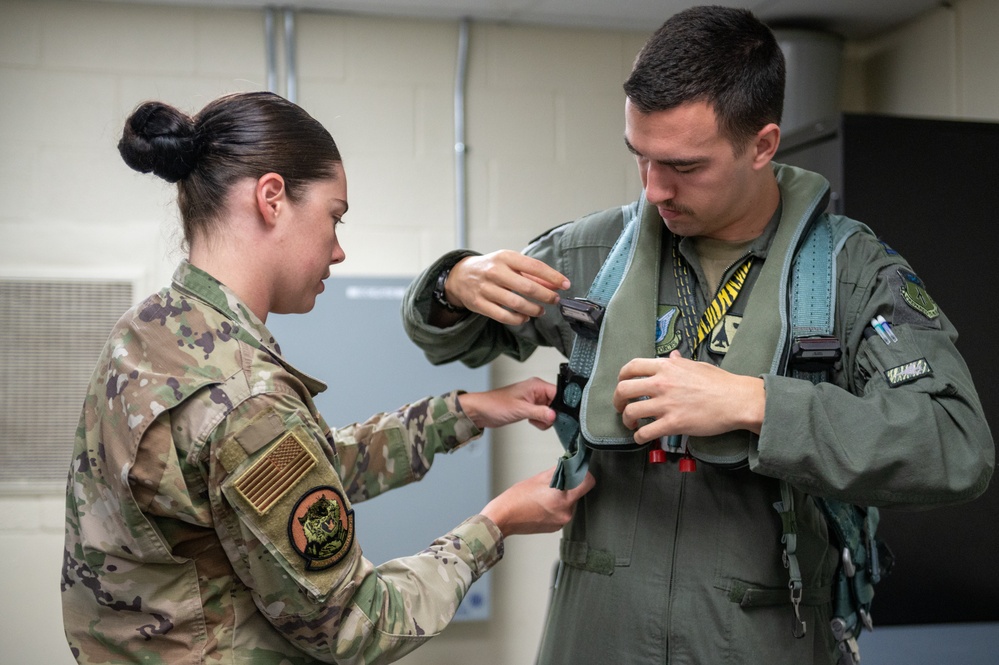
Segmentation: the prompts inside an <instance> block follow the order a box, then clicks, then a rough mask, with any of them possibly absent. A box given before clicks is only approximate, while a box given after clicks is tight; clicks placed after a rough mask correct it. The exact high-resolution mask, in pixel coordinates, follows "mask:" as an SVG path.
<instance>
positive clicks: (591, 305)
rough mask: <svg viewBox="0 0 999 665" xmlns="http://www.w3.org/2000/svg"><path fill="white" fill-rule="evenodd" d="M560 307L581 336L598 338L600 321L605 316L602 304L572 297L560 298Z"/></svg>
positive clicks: (563, 314) (566, 320) (570, 325)
mask: <svg viewBox="0 0 999 665" xmlns="http://www.w3.org/2000/svg"><path fill="white" fill-rule="evenodd" d="M558 309H559V312H560V313H561V314H562V318H563V319H565V322H566V323H568V324H569V327H570V328H572V331H573V332H574V333H576V334H577V335H579V336H580V337H585V338H587V339H596V338H597V336H598V335H599V334H600V323H601V322H602V321H603V318H604V308H603V306H602V305H599V304H597V303H595V302H593V301H592V300H587V299H586V298H572V299H571V300H569V299H567V300H560V301H559V303H558Z"/></svg>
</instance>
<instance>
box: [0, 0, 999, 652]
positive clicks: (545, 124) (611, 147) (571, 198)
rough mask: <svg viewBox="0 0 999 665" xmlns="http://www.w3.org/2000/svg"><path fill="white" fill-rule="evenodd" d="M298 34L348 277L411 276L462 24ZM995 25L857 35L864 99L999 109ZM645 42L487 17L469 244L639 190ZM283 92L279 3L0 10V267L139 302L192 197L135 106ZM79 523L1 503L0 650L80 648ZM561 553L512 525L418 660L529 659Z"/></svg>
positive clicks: (528, 458)
mask: <svg viewBox="0 0 999 665" xmlns="http://www.w3.org/2000/svg"><path fill="white" fill-rule="evenodd" d="M664 18H665V17H664ZM297 26H298V71H299V102H300V103H301V104H302V105H303V106H304V107H305V108H306V109H307V110H309V111H310V112H311V113H312V114H313V115H315V116H316V117H317V118H318V119H319V120H320V121H322V122H323V123H324V124H325V125H326V126H327V127H328V128H329V129H330V131H331V132H332V134H333V135H334V137H335V138H336V140H337V141H338V143H339V145H340V148H341V150H342V152H343V155H344V160H345V165H346V169H347V177H348V183H349V185H348V187H349V197H350V204H351V211H350V213H349V215H348V216H347V226H346V228H345V229H344V230H343V234H342V241H343V243H344V245H345V247H346V252H347V257H348V259H347V262H346V263H345V264H344V265H343V266H340V267H339V268H338V270H339V271H340V272H341V273H342V274H348V273H349V274H368V275H412V274H415V273H416V272H418V271H419V270H420V269H421V268H422V267H424V266H425V265H427V264H428V263H429V262H430V261H431V260H432V259H433V258H435V257H436V256H438V255H439V254H440V253H442V252H443V251H445V250H447V249H449V248H451V247H452V246H453V244H454V208H455V206H454V185H453V183H454V166H453V144H454V137H453V125H452V120H453V110H452V109H453V107H452V90H453V78H454V72H455V61H456V57H457V40H458V26H457V24H455V23H452V22H429V21H427V22H424V21H412V20H405V21H403V20H391V19H384V18H363V17H358V16H341V15H332V14H316V13H300V14H298V17H297ZM997 31H999V5H996V4H995V3H994V2H992V0H961V1H959V2H956V3H953V6H952V8H950V9H939V10H934V11H933V12H930V13H929V14H927V15H926V16H924V17H922V18H921V19H919V20H918V21H915V22H913V23H912V24H911V25H909V26H906V27H904V28H902V29H899V30H897V31H895V32H894V33H892V34H890V35H887V36H884V37H880V38H878V39H874V40H870V41H868V42H864V43H851V44H849V45H848V49H847V59H848V62H847V67H846V69H845V72H846V80H845V81H844V104H845V106H846V108H847V110H855V111H881V112H896V113H906V114H915V115H932V116H954V117H966V118H981V119H992V120H999V83H997V79H996V78H995V76H994V74H993V73H994V72H995V71H996V69H999V50H997V49H995V47H994V40H993V38H992V35H994V34H996V32H997ZM647 34H648V33H634V32H616V31H593V30H572V29H554V28H539V27H524V26H513V25H499V24H485V23H482V24H480V23H473V24H472V27H471V31H470V52H469V69H468V88H467V90H468V97H467V108H468V117H467V131H468V137H467V144H468V148H469V153H468V174H469V183H468V185H469V231H468V244H469V246H470V247H472V248H474V249H477V250H480V251H492V250H494V249H498V248H502V247H510V248H520V247H522V246H523V245H524V244H525V243H526V241H527V240H528V239H530V238H532V237H533V236H535V235H537V234H538V233H540V232H542V231H544V230H545V229H547V228H549V227H551V226H554V225H556V224H558V223H561V222H563V221H566V220H569V219H571V218H573V217H576V216H578V215H580V214H584V213H586V212H590V211H592V210H596V209H599V208H603V207H607V206H611V205H617V204H620V203H622V202H625V201H628V200H630V199H631V198H632V197H634V196H635V195H636V194H637V192H638V190H639V182H638V178H637V174H636V172H635V169H634V166H633V164H632V161H631V158H630V157H629V155H628V154H627V152H626V151H625V150H624V148H623V145H622V141H621V136H622V132H623V113H622V110H623V94H622V93H621V83H622V81H623V80H624V78H625V76H626V74H627V71H628V69H629V66H630V63H631V61H632V58H633V57H634V55H635V53H636V52H637V51H638V49H639V48H640V47H641V45H642V43H643V42H644V40H645V38H646V37H647ZM265 87H266V77H265V47H264V38H263V15H262V13H261V12H260V11H256V10H236V9H225V10H222V9H219V10H214V9H190V8H183V7H157V6H152V5H139V6H131V5H121V4H103V3H91V2H82V1H72V2H70V1H59V2H57V1H48V0H34V1H32V0H23V1H17V0H2V1H0V121H2V122H0V200H2V201H3V202H4V205H3V206H0V237H2V238H3V242H2V243H0V272H4V273H13V274H18V273H20V274H28V275H45V274H51V273H54V272H55V273H65V272H66V271H74V270H75V271H85V272H90V273H93V272H96V273H101V272H105V273H107V272H113V273H115V274H138V275H140V282H141V284H142V289H141V290H142V291H143V292H145V291H150V290H153V289H155V288H157V287H158V286H159V285H160V284H162V283H164V282H165V281H166V280H167V279H168V278H169V275H170V273H171V271H172V269H173V266H174V264H175V263H176V261H177V260H178V258H179V257H180V256H181V254H180V252H179V238H178V236H177V231H176V216H175V213H174V207H173V189H172V187H170V186H167V185H166V184H165V183H162V182H161V181H158V180H156V179H155V178H153V177H151V176H141V175H139V174H136V173H134V172H132V171H130V170H129V169H128V168H127V167H125V166H124V164H123V163H122V162H121V160H120V158H119V157H118V155H117V152H116V150H115V143H116V141H117V136H118V134H119V133H120V130H121V126H122V123H123V121H124V118H125V117H126V115H127V114H128V112H129V111H130V110H131V109H132V108H133V107H134V106H135V105H136V104H137V103H138V102H140V101H142V100H144V99H148V98H158V99H163V100H165V101H169V102H171V103H175V104H177V105H179V106H181V107H183V108H185V109H188V110H190V111H195V110H197V109H199V108H200V107H201V106H202V105H203V104H204V103H205V102H207V101H209V100H210V99H212V98H214V97H216V96H218V95H220V94H223V93H227V92H232V91H238V90H256V89H263V88H265ZM68 323H69V324H70V328H71V322H68ZM2 325H3V323H2V322H0V334H2V332H3V331H2ZM557 362H558V359H557V357H556V356H555V355H554V354H551V353H538V354H536V357H535V358H534V359H532V360H531V361H530V362H529V363H526V364H525V365H517V364H514V363H508V362H502V361H501V362H498V363H497V367H496V371H495V377H496V382H497V384H502V383H507V382H510V381H514V380H517V379H519V378H522V377H524V376H527V375H530V374H538V375H540V376H545V377H549V378H550V377H552V376H553V373H554V369H555V367H556V365H557ZM81 391H82V387H81ZM81 396H82V392H81ZM388 406H394V405H386V407H388ZM2 408H3V405H0V409H2ZM3 417H16V414H9V413H6V412H5V413H4V415H3ZM71 437H72V432H67V433H66V445H67V457H68V454H69V452H68V451H69V448H70V446H71ZM494 441H495V445H494V450H495V459H494V479H493V481H494V488H495V489H496V490H499V489H501V488H503V487H506V486H508V485H510V484H512V483H513V482H515V481H516V480H518V479H520V478H522V477H524V476H526V475H528V474H531V473H534V472H536V471H538V470H540V469H543V468H545V467H547V466H548V465H549V464H551V462H552V461H553V460H554V458H555V456H556V455H557V453H558V449H559V448H558V444H557V442H556V441H555V438H554V435H552V434H539V433H536V432H535V431H534V430H533V429H532V428H530V427H529V426H526V425H525V426H519V425H518V426H513V427H510V428H507V429H506V430H503V431H501V432H498V433H497V434H496V436H495V438H494ZM0 445H3V443H2V442H0ZM67 464H68V459H67ZM428 481H429V482H433V476H432V475H431V477H430V478H429V479H428ZM62 521H63V508H62V490H61V488H54V489H44V488H43V489H34V490H32V491H26V490H20V491H11V490H7V491H4V492H3V493H0V561H3V562H4V565H3V567H2V568H0V579H2V581H0V589H2V590H3V599H4V602H3V603H0V653H2V654H3V656H2V660H3V662H5V663H7V662H9V663H17V664H18V665H33V664H38V665H62V664H68V663H70V662H72V659H71V658H70V656H69V653H68V650H67V649H66V647H65V644H64V641H63V637H62V627H61V618H60V609H59V592H58V586H59V568H60V564H61V552H62ZM556 547H557V536H556V535H551V536H543V537H531V538H526V537H518V538H514V539H512V540H511V541H510V542H509V543H508V546H507V554H506V559H505V560H504V562H503V563H502V564H501V565H500V566H499V567H498V568H497V570H496V573H495V575H494V579H493V583H494V591H493V598H494V600H493V603H494V605H493V619H492V620H491V621H489V622H488V623H469V624H456V625H454V626H452V627H451V628H449V629H448V630H447V631H446V632H445V634H444V635H443V636H441V637H440V638H438V639H436V640H434V641H431V642H430V643H429V644H428V645H427V646H425V647H423V648H422V649H420V650H418V651H417V652H416V653H414V654H413V655H412V656H410V657H408V658H407V659H406V661H405V662H407V663H410V664H411V665H414V664H419V663H427V664H429V663H436V662H441V661H442V660H443V659H445V658H446V659H447V660H448V661H451V660H472V661H474V662H477V663H481V664H482V665H507V664H509V665H521V664H523V663H529V662H532V661H533V657H534V652H535V648H536V645H537V641H538V637H539V635H540V633H541V628H542V623H543V618H544V612H545V604H546V602H547V600H546V597H547V586H548V579H549V572H550V566H551V564H552V562H553V561H554V558H555V555H556Z"/></svg>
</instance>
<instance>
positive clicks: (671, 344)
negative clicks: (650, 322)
mask: <svg viewBox="0 0 999 665" xmlns="http://www.w3.org/2000/svg"><path fill="white" fill-rule="evenodd" d="M678 316H680V309H679V308H678V307H667V306H664V305H660V306H659V318H657V319H656V355H657V356H666V355H669V354H670V353H671V352H673V351H674V350H675V349H677V348H678V347H679V346H680V333H679V332H677V330H676V319H677V317H678Z"/></svg>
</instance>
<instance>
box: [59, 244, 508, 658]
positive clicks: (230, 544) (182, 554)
mask: <svg viewBox="0 0 999 665" xmlns="http://www.w3.org/2000/svg"><path fill="white" fill-rule="evenodd" d="M324 389H325V385H324V384H322V383H321V382H319V381H317V380H316V379H313V378H311V377H309V376H307V375H305V374H303V373H302V372H300V371H298V370H296V369H295V368H294V367H292V366H291V365H290V364H289V363H288V362H287V361H286V360H284V358H282V356H281V352H280V349H279V347H278V345H277V343H276V342H275V341H274V339H273V338H272V336H271V335H270V333H269V332H268V331H267V329H266V327H265V326H264V325H263V324H262V323H261V322H260V321H259V319H257V318H256V317H255V316H254V315H253V314H252V313H251V312H250V311H249V310H248V308H247V307H246V306H245V305H244V304H243V303H242V302H240V301H239V299H238V298H237V297H236V296H235V295H234V294H233V293H232V291H230V290H229V289H227V288H226V287H225V286H223V285H222V284H220V283H219V282H217V281H216V280H215V279H213V278H212V277H211V276H210V275H208V274H206V273H204V272H202V271H200V270H198V269H197V268H194V267H193V266H191V265H190V264H188V263H186V262H185V263H182V264H181V265H180V267H179V268H178V269H177V272H176V273H175V275H174V281H173V285H172V286H171V287H169V288H166V289H163V290H162V291H160V292H159V293H158V294H156V295H153V296H151V297H150V298H148V299H147V300H146V301H144V302H142V303H140V304H139V305H137V306H136V307H134V308H132V309H131V310H130V311H129V312H127V313H126V314H125V315H124V316H123V317H122V318H121V320H120V321H119V323H118V324H117V325H116V326H115V328H114V330H113V331H112V333H111V335H110V337H109V340H108V342H107V344H106V347H105V349H104V353H103V355H102V357H101V359H100V361H99V363H98V365H97V368H96V370H95V372H94V375H93V378H92V380H91V384H90V388H89V391H88V393H87V396H86V400H85V402H84V408H83V414H82V416H81V418H80V423H79V426H78V429H77V434H76V446H75V450H74V453H73V462H72V468H71V471H70V474H69V482H68V487H67V495H66V516H67V521H66V550H65V560H64V567H63V575H62V592H63V594H62V597H63V618H64V623H65V629H66V636H67V639H68V641H69V645H70V648H71V649H72V651H73V655H74V656H75V657H76V659H77V661H78V662H80V663H140V662H141V663H147V664H155V663H164V664H166V663H169V664H171V665H172V664H175V663H244V662H246V663H249V662H253V663H263V662H267V663H279V662H280V663H296V664H297V663H302V664H304V663H312V662H317V661H319V662H338V663H376V662H388V661H390V660H394V659H396V658H398V657H400V656H401V655H402V654H405V653H407V652H408V651H411V650H412V649H415V648H416V647H417V646H419V645H420V644H421V643H422V642H424V641H425V640H427V639H429V638H430V637H433V636H434V635H436V634H437V633H439V632H440V631H441V630H442V629H443V628H444V626H446V625H447V623H448V622H449V621H450V619H451V618H452V616H453V615H454V613H455V611H456V610H457V607H458V604H459V603H460V602H461V599H462V598H463V596H464V595H465V593H466V592H467V590H468V588H469V586H470V585H471V584H472V582H473V581H475V580H476V579H478V577H479V576H481V575H482V574H483V573H484V572H485V571H487V570H488V569H489V568H490V567H492V566H493V565H494V564H495V563H496V562H497V561H498V560H499V559H500V557H501V556H502V537H501V535H500V533H499V531H498V530H497V529H496V527H495V525H494V524H492V523H491V522H489V521H488V520H486V519H485V518H482V517H473V518H470V519H469V520H467V521H466V522H464V523H463V524H461V525H460V526H458V527H457V528H455V529H454V530H453V531H451V532H450V533H449V534H447V535H446V536H443V537H442V538H440V539H438V540H437V541H435V542H434V543H433V544H432V545H431V546H430V547H429V548H428V549H426V550H424V551H423V552H420V553H419V554H416V555H414V556H410V557H405V558H401V559H397V560H394V561H392V562H390V563H388V564H384V565H382V566H380V567H378V568H376V567H375V566H374V565H372V563H370V562H369V561H367V560H366V559H364V558H363V557H362V555H361V549H360V546H359V544H358V540H359V537H358V534H362V535H363V525H357V527H356V533H355V524H354V517H353V511H352V508H351V505H352V503H353V502H357V501H362V500H364V499H368V498H370V497H372V496H374V495H377V494H379V493H381V492H383V491H385V490H388V489H391V488H393V487H398V486H400V485H403V484H406V483H408V482H412V481H414V480H419V479H420V478H421V477H422V476H423V475H424V474H425V473H426V472H427V471H428V470H429V468H430V465H431V464H432V462H433V458H434V455H435V454H436V453H438V452H442V451H444V452H448V451H451V450H453V449H455V448H456V447H458V446H459V445H461V444H462V443H464V442H466V441H469V440H470V439H472V438H474V437H476V436H478V435H479V434H480V432H479V430H478V429H476V427H475V426H474V424H472V422H471V421H470V420H469V419H468V417H467V416H465V415H464V414H463V413H462V411H461V409H460V407H459V405H458V402H457V397H458V393H457V392H452V393H450V394H447V395H444V396H442V397H436V398H427V399H423V400H421V401H417V402H414V403H413V404H410V405H408V406H405V407H403V408H401V409H399V410H397V411H394V412H391V413H383V414H378V415H376V416H373V417H372V418H370V419H369V420H368V421H366V422H364V423H361V424H354V425H351V426H349V427H345V428H342V429H337V430H332V429H331V428H330V427H329V426H328V425H327V424H326V422H325V421H324V420H323V418H322V416H321V415H320V414H319V412H318V411H317V410H316V407H315V405H314V403H313V400H312V398H313V397H314V396H315V395H316V394H317V393H319V392H321V391H322V390H324Z"/></svg>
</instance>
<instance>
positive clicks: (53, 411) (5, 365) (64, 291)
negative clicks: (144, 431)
mask: <svg viewBox="0 0 999 665" xmlns="http://www.w3.org/2000/svg"><path fill="white" fill-rule="evenodd" d="M135 286H136V284H135V282H134V281H128V280H91V279H35V278H32V279H8V278H0V489H3V490H26V491H37V490H52V489H56V488H61V487H63V486H64V485H65V482H66V475H67V473H68V472H69V464H70V457H71V456H72V451H73V439H74V436H75V433H76V425H77V421H78V420H79V418H80V408H81V406H82V404H83V397H84V394H85V392H86V389H87V384H88V383H89V381H90V377H91V374H92V373H93V370H94V366H95V364H96V362H97V358H98V356H99V355H100V352H101V349H102V348H103V346H104V342H105V341H106V340H107V338H108V334H109V333H110V332H111V328H112V326H114V324H115V322H116V321H117V320H118V318H119V317H120V316H121V315H122V314H123V313H124V312H125V311H126V310H127V309H128V308H129V307H130V306H131V305H132V302H133V293H134V291H135Z"/></svg>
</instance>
